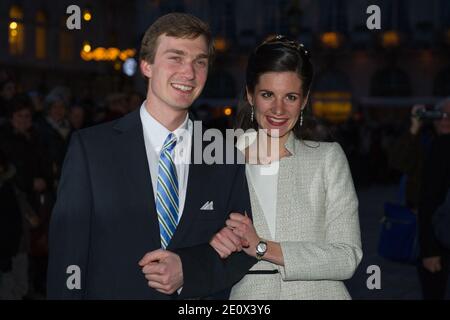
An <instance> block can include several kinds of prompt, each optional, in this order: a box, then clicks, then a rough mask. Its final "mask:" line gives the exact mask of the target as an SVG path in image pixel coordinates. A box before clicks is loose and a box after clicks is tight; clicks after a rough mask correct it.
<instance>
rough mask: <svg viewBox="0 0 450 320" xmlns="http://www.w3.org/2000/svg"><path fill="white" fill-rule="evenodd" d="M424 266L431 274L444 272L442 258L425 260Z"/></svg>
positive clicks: (423, 260) (423, 261)
mask: <svg viewBox="0 0 450 320" xmlns="http://www.w3.org/2000/svg"><path fill="white" fill-rule="evenodd" d="M422 264H423V267H424V268H425V269H427V270H428V271H429V272H431V273H435V272H439V271H441V270H442V266H441V257H428V258H423V259H422Z"/></svg>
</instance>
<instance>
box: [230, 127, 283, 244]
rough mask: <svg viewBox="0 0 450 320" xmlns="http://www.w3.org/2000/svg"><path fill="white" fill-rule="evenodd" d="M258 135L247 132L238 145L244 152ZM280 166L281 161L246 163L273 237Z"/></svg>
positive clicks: (254, 141)
mask: <svg viewBox="0 0 450 320" xmlns="http://www.w3.org/2000/svg"><path fill="white" fill-rule="evenodd" d="M257 137H258V136H257V132H247V133H245V134H243V135H242V136H240V137H239V138H238V140H237V143H236V147H237V148H238V149H239V150H240V151H242V152H244V150H245V149H246V148H248V147H249V146H250V145H252V144H253V143H256V139H257ZM278 168H279V161H273V162H271V163H269V164H250V163H247V164H246V165H245V169H246V170H245V173H246V176H247V180H248V182H249V184H250V185H251V186H252V187H253V189H254V190H255V193H256V196H257V198H258V201H259V203H260V205H261V208H262V211H263V213H264V217H265V219H266V222H267V225H268V226H269V231H270V235H271V236H272V239H275V230H276V217H277V194H278V193H277V192H278V172H279V171H278Z"/></svg>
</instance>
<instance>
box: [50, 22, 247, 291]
mask: <svg viewBox="0 0 450 320" xmlns="http://www.w3.org/2000/svg"><path fill="white" fill-rule="evenodd" d="M213 52H214V49H213V41H212V38H211V34H210V31H209V29H208V27H207V25H206V24H205V23H204V22H202V21H201V20H199V19H198V18H196V17H193V16H191V15H188V14H180V13H171V14H168V15H166V16H163V17H161V18H159V19H158V20H157V21H156V22H155V23H154V24H153V25H152V26H150V28H149V29H148V30H147V32H146V33H145V35H144V38H143V40H142V44H141V52H140V60H141V64H140V66H141V71H142V74H143V75H144V76H145V77H146V78H147V80H148V85H147V99H146V100H145V101H144V103H143V104H142V106H141V108H140V109H138V110H136V111H134V112H132V113H130V114H129V115H127V116H125V117H123V118H121V119H119V120H117V121H115V122H110V123H106V124H103V125H99V126H95V127H92V128H88V129H84V130H81V131H79V132H77V133H75V134H74V135H73V137H72V140H71V143H70V148H69V151H68V154H67V156H66V159H65V163H64V168H63V173H62V178H61V183H60V186H59V190H58V199H57V203H56V206H55V208H54V212H53V216H52V221H51V226H50V257H49V270H48V297H49V298H53V299H177V298H197V297H203V296H207V295H211V294H214V293H216V292H219V291H221V290H223V289H226V288H228V287H231V285H232V284H234V283H235V282H237V281H238V280H239V279H240V278H242V277H243V276H244V275H245V273H246V272H247V270H248V269H249V268H250V267H251V266H252V265H253V264H254V263H255V262H256V259H254V258H250V257H248V256H246V255H245V254H244V253H242V254H236V255H232V256H231V257H230V258H229V259H228V260H227V261H226V262H225V263H224V262H223V261H221V259H220V257H219V255H218V254H217V253H216V252H215V251H214V249H213V248H212V247H210V246H209V244H208V242H209V240H210V239H211V237H212V236H213V234H214V233H215V232H216V231H217V230H219V229H220V228H221V227H222V226H223V225H224V223H225V220H226V219H227V217H228V215H229V213H230V212H234V211H236V212H247V213H250V212H251V209H250V200H249V194H248V187H247V182H246V178H245V172H244V167H243V166H242V165H238V164H227V165H219V164H212V165H207V164H205V163H200V164H192V162H193V161H191V159H192V157H193V152H192V150H194V146H195V144H196V143H200V144H202V141H194V140H193V139H192V137H194V136H195V135H194V129H195V128H194V126H193V123H192V121H191V120H190V119H189V117H188V110H189V107H190V106H191V104H192V103H193V102H194V100H195V99H196V98H198V96H199V95H200V93H201V92H202V89H203V87H204V85H205V82H206V78H207V74H208V67H209V64H210V62H211V59H212V56H213ZM200 136H202V135H200ZM202 147H203V145H201V148H202ZM217 181H220V185H219V184H218V183H217ZM74 266H75V267H74ZM73 270H75V273H73Z"/></svg>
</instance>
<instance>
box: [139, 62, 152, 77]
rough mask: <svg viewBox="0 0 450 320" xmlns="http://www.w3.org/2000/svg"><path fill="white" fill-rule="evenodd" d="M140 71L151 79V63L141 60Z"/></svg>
mask: <svg viewBox="0 0 450 320" xmlns="http://www.w3.org/2000/svg"><path fill="white" fill-rule="evenodd" d="M140 67H141V72H142V74H143V75H144V76H145V77H147V78H149V79H151V78H152V65H151V64H150V63H148V62H147V61H145V60H141V65H140Z"/></svg>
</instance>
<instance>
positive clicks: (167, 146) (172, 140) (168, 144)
mask: <svg viewBox="0 0 450 320" xmlns="http://www.w3.org/2000/svg"><path fill="white" fill-rule="evenodd" d="M176 144H177V137H176V136H175V135H174V134H173V133H170V134H169V135H168V136H167V138H166V141H164V144H163V147H162V150H167V151H169V153H171V152H172V150H173V148H175V145H176Z"/></svg>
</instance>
